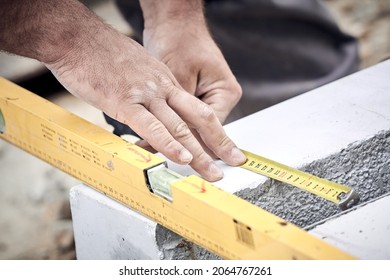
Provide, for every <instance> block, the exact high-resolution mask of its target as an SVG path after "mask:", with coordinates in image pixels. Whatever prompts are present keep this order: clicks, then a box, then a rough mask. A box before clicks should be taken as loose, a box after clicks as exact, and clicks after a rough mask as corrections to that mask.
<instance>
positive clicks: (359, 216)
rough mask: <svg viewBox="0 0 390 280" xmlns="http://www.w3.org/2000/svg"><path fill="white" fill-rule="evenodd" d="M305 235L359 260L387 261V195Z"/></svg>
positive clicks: (389, 218)
mask: <svg viewBox="0 0 390 280" xmlns="http://www.w3.org/2000/svg"><path fill="white" fill-rule="evenodd" d="M309 232H310V233H311V234H313V235H314V236H317V237H318V238H321V239H323V240H325V241H326V242H328V243H330V244H332V245H333V246H335V247H337V248H340V249H341V250H343V251H345V252H348V253H350V254H351V255H353V256H355V257H357V258H359V259H370V260H380V259H382V260H390V238H389V237H390V196H389V195H387V196H385V197H381V198H379V199H378V200H375V201H372V202H369V203H368V204H367V205H363V206H361V207H358V208H357V209H354V210H353V211H350V212H348V213H346V214H344V215H338V216H336V217H332V218H330V219H329V220H327V221H325V222H324V223H320V224H319V225H316V226H315V227H314V228H312V229H310V230H309Z"/></svg>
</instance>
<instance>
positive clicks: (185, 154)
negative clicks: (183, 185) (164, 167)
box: [180, 149, 192, 163]
mask: <svg viewBox="0 0 390 280" xmlns="http://www.w3.org/2000/svg"><path fill="white" fill-rule="evenodd" d="M191 160H192V154H191V153H190V152H189V151H187V150H185V149H183V150H181V152H180V161H181V162H182V163H190V162H191Z"/></svg>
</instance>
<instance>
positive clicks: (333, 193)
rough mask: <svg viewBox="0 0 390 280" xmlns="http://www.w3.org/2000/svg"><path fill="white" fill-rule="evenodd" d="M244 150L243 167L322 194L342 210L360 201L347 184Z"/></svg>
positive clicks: (319, 194) (318, 194) (313, 192)
mask: <svg viewBox="0 0 390 280" xmlns="http://www.w3.org/2000/svg"><path fill="white" fill-rule="evenodd" d="M242 152H243V153H244V154H245V155H246V156H247V158H248V160H247V161H246V162H245V163H244V164H243V165H242V166H241V167H243V168H245V169H247V170H250V171H253V172H255V173H257V174H261V175H264V176H266V177H269V178H272V179H275V180H277V181H280V182H283V183H287V184H290V185H292V186H295V187H298V188H300V189H302V190H305V191H308V192H310V193H312V194H315V195H317V196H320V197H322V198H324V199H326V200H328V201H331V202H333V203H335V204H337V205H338V206H339V207H340V208H341V209H342V210H344V209H347V208H350V207H351V206H353V205H355V204H356V203H358V201H359V195H358V194H357V193H356V192H355V191H354V190H353V189H351V188H349V187H347V186H344V185H340V184H337V183H335V182H331V181H329V180H326V179H323V178H319V177H317V176H314V175H312V174H309V173H307V172H303V171H301V170H298V169H295V168H292V167H289V166H287V165H284V164H281V163H279V162H276V161H273V160H270V159H268V158H265V157H262V156H259V155H256V154H253V153H251V152H248V151H245V150H242Z"/></svg>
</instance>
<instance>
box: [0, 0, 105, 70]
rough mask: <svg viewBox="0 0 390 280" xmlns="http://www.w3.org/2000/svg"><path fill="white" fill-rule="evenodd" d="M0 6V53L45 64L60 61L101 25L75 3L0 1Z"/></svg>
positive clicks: (73, 0)
mask: <svg viewBox="0 0 390 280" xmlns="http://www.w3.org/2000/svg"><path fill="white" fill-rule="evenodd" d="M0 6H1V9H0V50H4V51H7V52H11V53H15V54H18V55H22V56H26V57H30V58H34V59H37V60H39V61H41V62H44V63H51V62H54V61H56V60H58V59H60V58H61V57H62V56H63V55H65V54H67V53H68V52H70V51H71V50H73V49H76V47H77V45H79V44H80V43H81V40H85V38H86V37H87V36H86V34H88V33H91V32H93V30H94V29H96V27H101V26H104V23H103V22H102V21H101V20H100V19H99V18H98V17H97V16H95V15H94V14H93V13H92V12H91V11H89V10H88V8H87V7H85V6H84V5H83V4H81V3H80V2H78V1H77V0H67V1H60V0H37V1H31V0H0ZM83 38H84V39H83Z"/></svg>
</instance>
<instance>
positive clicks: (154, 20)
mask: <svg viewBox="0 0 390 280" xmlns="http://www.w3.org/2000/svg"><path fill="white" fill-rule="evenodd" d="M140 4H141V8H142V12H143V16H144V20H145V29H148V28H154V27H156V25H161V24H165V23H171V22H177V21H180V22H184V21H191V22H194V23H197V24H201V25H203V26H205V19H204V14H203V1H202V0H163V1H154V0H140ZM178 27H179V26H178Z"/></svg>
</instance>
